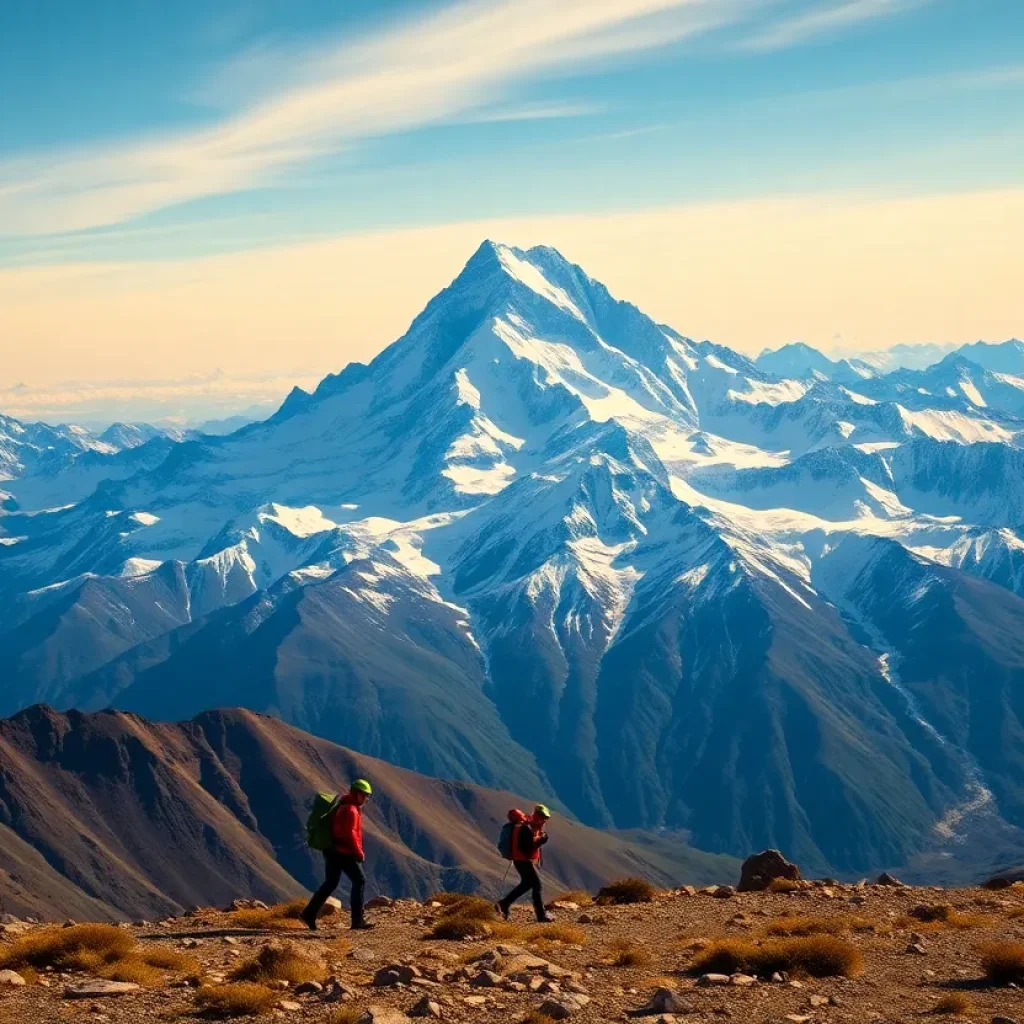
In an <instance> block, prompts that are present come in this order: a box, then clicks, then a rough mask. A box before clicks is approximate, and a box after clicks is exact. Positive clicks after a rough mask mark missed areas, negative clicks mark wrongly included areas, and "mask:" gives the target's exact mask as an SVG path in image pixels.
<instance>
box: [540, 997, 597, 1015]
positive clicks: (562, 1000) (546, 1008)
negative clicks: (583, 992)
mask: <svg viewBox="0 0 1024 1024" xmlns="http://www.w3.org/2000/svg"><path fill="white" fill-rule="evenodd" d="M589 1002H590V1000H589V999H588V998H587V996H574V995H562V996H559V997H558V998H557V999H545V1000H544V1002H543V1003H541V1004H540V1012H541V1013H543V1014H546V1015H547V1016H548V1017H550V1018H551V1019H552V1020H568V1019H569V1018H570V1017H571V1016H572V1015H573V1014H574V1013H578V1012H579V1011H580V1010H582V1009H583V1008H584V1007H585V1006H586V1005H587V1003H589Z"/></svg>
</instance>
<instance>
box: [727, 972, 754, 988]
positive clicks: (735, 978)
mask: <svg viewBox="0 0 1024 1024" xmlns="http://www.w3.org/2000/svg"><path fill="white" fill-rule="evenodd" d="M729 984H730V985H738V986H739V987H740V988H746V987H747V986H749V985H756V984H757V978H755V977H754V976H753V975H752V974H734V975H732V977H730V978H729Z"/></svg>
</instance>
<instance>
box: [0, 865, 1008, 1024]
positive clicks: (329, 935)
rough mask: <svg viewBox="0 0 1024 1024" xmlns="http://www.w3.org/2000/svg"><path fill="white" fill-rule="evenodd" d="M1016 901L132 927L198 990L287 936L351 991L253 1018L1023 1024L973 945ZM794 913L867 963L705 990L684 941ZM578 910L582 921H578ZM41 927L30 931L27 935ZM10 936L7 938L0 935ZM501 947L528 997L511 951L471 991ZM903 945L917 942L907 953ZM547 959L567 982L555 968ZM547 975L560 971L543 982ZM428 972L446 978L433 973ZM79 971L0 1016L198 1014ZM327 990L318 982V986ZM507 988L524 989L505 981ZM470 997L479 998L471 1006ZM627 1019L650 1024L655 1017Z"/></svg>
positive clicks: (893, 892) (389, 915) (289, 994)
mask: <svg viewBox="0 0 1024 1024" xmlns="http://www.w3.org/2000/svg"><path fill="white" fill-rule="evenodd" d="M940 903H941V904H948V905H951V906H952V907H954V908H956V909H957V910H958V911H959V912H960V915H961V916H960V918H959V920H958V926H951V925H949V924H943V923H933V924H919V923H917V922H916V921H914V920H913V919H907V918H906V915H908V913H909V912H910V911H911V910H912V909H913V908H915V907H918V906H919V905H921V904H940ZM1015 910H1017V911H1018V912H1019V913H1020V914H1021V915H1024V888H1021V887H1020V886H1015V887H1013V888H1011V889H1006V890H1003V891H998V892H990V891H986V890H982V889H956V890H935V889H923V888H894V887H885V886H876V885H867V886H865V885H863V883H862V884H861V886H859V887H855V886H843V885H821V884H816V885H814V886H813V887H809V888H807V889H802V890H799V891H797V892H793V893H789V894H775V893H737V894H733V895H730V896H728V897H725V898H721V897H716V896H714V895H712V894H711V892H710V891H707V892H704V891H702V892H696V893H687V892H685V891H678V892H675V893H666V894H664V895H661V896H659V897H658V898H656V899H655V901H654V902H652V903H646V904H633V905H627V906H615V907H580V908H579V909H571V908H563V909H557V910H555V912H554V913H555V916H556V917H557V919H558V923H559V924H571V925H573V926H575V927H576V928H577V929H578V930H579V931H580V932H581V934H582V936H583V938H584V941H583V942H582V943H581V944H578V945H567V944H566V943H564V942H557V941H549V940H545V939H541V940H540V941H539V942H538V941H537V940H536V938H532V937H530V936H529V934H527V933H526V932H525V926H528V925H530V923H531V918H532V915H531V914H530V913H529V910H528V908H526V907H516V908H515V910H514V912H513V922H514V923H517V924H521V925H523V926H524V933H523V934H520V935H516V934H506V935H501V936H493V937H491V938H489V939H487V940H485V941H447V942H446V941H438V940H434V939H428V938H426V937H425V936H426V934H427V932H428V931H429V929H430V926H431V923H432V922H433V920H434V919H435V918H436V917H437V916H438V914H439V913H440V909H439V908H438V907H437V906H436V905H435V906H431V905H424V904H418V903H413V902H410V901H399V902H397V903H395V904H394V905H393V906H391V907H387V908H378V909H375V910H374V911H373V912H372V917H373V919H374V921H375V922H376V924H377V927H376V929H375V930H374V931H370V932H349V931H348V930H347V929H346V927H345V924H346V921H345V918H344V916H342V915H339V916H336V917H334V918H332V919H330V920H329V921H325V922H323V923H322V927H321V930H320V931H319V932H318V933H316V934H315V935H314V934H311V933H308V932H305V931H294V932H291V931H286V932H281V931H244V930H239V929H236V928H235V927H234V919H233V917H232V916H231V915H230V914H228V913H226V912H223V911H214V910H199V911H195V912H193V913H192V914H191V915H188V916H186V917H183V918H177V919H171V920H167V921H162V922H159V923H156V924H148V925H146V924H139V925H133V926H131V928H130V931H131V933H132V934H133V935H134V936H135V937H136V938H137V940H138V942H139V945H140V946H142V947H144V948H145V949H149V948H152V947H154V946H156V947H165V948H168V949H173V950H175V951H178V952H185V953H187V954H188V955H190V956H192V957H194V958H195V959H196V960H198V961H199V962H200V964H201V966H202V969H203V974H204V978H205V981H206V983H209V982H211V981H212V982H216V981H217V980H218V979H219V978H223V977H226V976H228V975H229V974H230V972H231V970H232V969H233V968H234V967H236V966H237V965H238V963H239V962H240V961H242V960H245V959H248V958H250V957H252V956H253V955H254V954H255V953H257V952H258V951H259V949H260V947H262V946H264V945H266V944H267V943H269V942H280V941H281V940H282V939H284V940H285V941H287V942H292V943H294V945H295V946H296V947H297V948H298V949H299V950H300V951H302V952H303V953H308V954H310V955H315V956H316V957H318V958H319V959H321V960H322V961H323V962H324V964H325V965H326V973H327V974H329V975H332V976H333V977H334V978H336V979H338V980H339V981H340V982H342V983H344V985H345V986H348V987H349V988H350V989H351V990H352V995H351V996H350V997H348V998H346V999H345V1000H344V1001H336V1002H327V1001H325V998H324V996H325V993H324V992H320V993H309V994H296V993H295V992H294V991H285V990H284V989H282V990H281V992H280V997H281V999H282V1000H284V1001H286V1002H287V1003H288V1004H289V1008H286V1009H281V1008H278V1007H276V1006H275V1007H272V1008H271V1009H270V1010H268V1011H267V1013H266V1014H265V1015H264V1017H263V1019H268V1020H269V1019H275V1018H276V1019H281V1020H289V1021H294V1022H296V1024H306V1022H309V1024H313V1022H316V1024H329V1022H331V1021H333V1020H334V1018H335V1015H336V1014H337V1013H338V1010H339V1009H340V1008H344V1007H356V1008H359V1009H363V1008H366V1007H370V1006H376V1007H381V1008H390V1009H394V1010H399V1011H403V1012H407V1011H408V1010H409V1009H411V1008H412V1007H413V1006H414V1005H415V1004H417V1003H418V1002H419V1001H420V1000H421V999H422V998H423V996H424V994H427V995H429V997H430V998H431V999H432V1000H435V1001H436V1002H437V1004H439V1006H440V1008H441V1012H442V1019H443V1020H448V1021H454V1022H460V1021H466V1022H468V1021H494V1022H499V1021H500V1022H506V1021H508V1022H515V1021H519V1020H521V1019H522V1018H523V1017H524V1016H525V1015H526V1014H527V1013H528V1012H529V1011H530V1010H534V1009H536V1008H538V1007H540V1005H541V1004H542V1003H544V1002H545V1000H549V999H552V998H556V999H557V998H559V993H558V992H556V991H550V990H552V988H555V989H560V992H561V995H562V996H565V995H571V994H574V993H576V994H580V995H583V996H584V997H585V998H586V999H589V1001H588V1002H586V1004H585V1005H583V1006H582V1007H578V1008H573V1009H572V1010H571V1018H570V1019H571V1020H573V1021H580V1022H584V1024H590V1022H599V1021H623V1020H626V1019H627V1017H628V1018H629V1019H632V1017H631V1015H632V1014H633V1013H634V1012H635V1011H636V1010H638V1009H639V1008H641V1007H643V1006H644V1005H645V1004H647V1003H648V1001H649V1000H650V998H651V996H652V995H653V993H654V992H655V991H656V990H657V989H658V988H662V987H667V988H671V989H673V990H675V991H676V992H678V993H679V995H680V997H681V999H682V1000H683V1002H684V1005H685V1007H686V1008H685V1010H684V1012H681V1013H680V1012H677V1013H676V1017H675V1019H676V1021H678V1022H687V1024H688V1022H691V1021H692V1022H698V1021H721V1020H723V1019H725V1020H728V1019H731V1020H733V1021H735V1022H736V1024H748V1022H749V1024H758V1022H779V1024H785V1022H787V1019H788V1021H789V1024H800V1022H801V1021H805V1022H806V1024H812V1022H813V1024H830V1022H835V1024H840V1022H848V1024H867V1022H891V1024H898V1022H907V1024H909V1022H913V1021H925V1020H933V1021H934V1020H942V1019H944V1018H942V1017H938V1016H935V1015H933V1013H932V1011H933V1008H934V1007H935V1006H936V1003H938V1001H939V1000H940V999H941V998H942V997H943V996H947V995H949V994H950V993H951V992H963V993H964V994H965V995H966V996H967V998H968V999H969V1000H970V1008H969V1009H967V1011H966V1012H965V1013H964V1014H963V1015H961V1016H959V1017H953V1018H947V1019H954V1020H958V1021H961V1022H962V1021H965V1020H967V1021H973V1022H975V1024H979V1022H990V1021H992V1019H993V1018H994V1017H999V1016H1001V1017H1007V1018H1016V1019H1018V1020H1022V1021H1024V990H1021V989H1017V988H1014V987H1012V986H1011V987H996V986H991V985H989V984H987V983H986V982H985V981H984V978H983V971H982V968H981V961H980V957H979V954H978V952H977V949H976V947H977V945H978V944H979V943H980V942H984V941H989V940H992V939H1010V940H1015V941H1021V940H1024V916H1019V917H1014V916H1013V914H1014V911H1015ZM792 915H800V916H813V917H819V918H830V919H832V918H842V917H853V916H856V917H859V918H866V919H868V921H869V922H870V924H871V926H872V927H873V929H874V930H873V931H867V930H861V931H854V932H851V933H849V934H848V935H846V936H844V937H846V938H847V939H848V941H850V942H851V943H853V944H854V945H855V946H856V947H857V948H858V949H859V950H860V951H861V953H862V954H863V960H864V964H863V970H862V971H861V972H860V973H859V974H858V975H857V976H856V977H854V978H849V979H847V978H827V979H815V978H807V977H805V978H788V979H784V980H776V981H771V980H769V979H758V981H757V982H756V983H755V984H751V985H748V986H739V985H732V984H731V985H724V986H715V987H703V986H701V985H700V984H698V979H697V978H696V977H694V976H692V975H691V974H690V973H689V972H688V965H689V963H690V961H691V960H692V957H693V956H694V952H695V949H697V948H699V947H700V943H699V942H695V941H692V940H701V939H703V940H713V939H718V938H722V937H744V938H748V939H752V940H754V941H758V940H761V939H763V938H765V937H766V934H767V929H768V927H769V926H770V925H771V924H772V923H773V922H775V921H778V920H781V919H784V918H785V917H786V916H792ZM581 916H582V917H583V922H584V923H579V921H580V918H581ZM40 927H43V926H38V925H30V926H29V929H28V933H29V934H31V933H32V932H33V931H34V930H37V929H38V928H40ZM556 927H557V926H556ZM862 927H863V923H862ZM0 930H3V929H0ZM549 930H550V929H549ZM15 931H20V932H22V933H24V931H23V929H22V927H21V926H15ZM555 934H557V932H555ZM16 938H17V935H15V934H10V933H8V934H5V935H4V936H3V938H2V939H0V942H3V943H8V942H11V941H15V940H16ZM340 938H344V939H347V940H349V942H350V943H351V946H350V948H346V943H344V942H340V943H339V942H336V941H335V940H337V939H340ZM621 940H625V941H627V942H629V943H630V944H632V945H633V946H635V947H637V948H639V949H640V950H642V951H644V952H646V954H647V958H646V959H647V961H648V962H646V963H644V964H643V965H642V966H639V967H615V966H610V963H609V961H610V958H611V953H612V947H613V946H615V944H616V943H617V942H619V941H621ZM499 945H500V946H505V947H509V946H519V947H521V949H522V951H523V952H524V953H527V954H529V955H530V956H536V957H540V958H543V959H545V960H547V961H549V962H550V963H552V964H554V965H556V969H555V970H554V971H552V972H545V971H544V970H542V969H537V968H536V967H534V968H532V971H527V972H526V973H532V974H533V975H534V976H535V977H534V987H535V988H537V987H540V988H546V989H548V990H549V991H548V992H543V991H534V990H531V989H530V988H529V985H528V981H529V979H527V984H523V983H522V982H519V983H516V982H512V981H510V980H509V978H508V977H507V974H505V975H503V968H504V967H507V965H508V963H509V962H510V957H513V956H514V955H515V950H514V949H508V948H506V949H505V950H504V951H503V952H504V954H505V955H504V957H503V958H502V959H501V960H498V961H495V963H494V972H495V974H498V975H503V976H502V977H501V978H500V979H498V980H497V981H496V982H495V987H479V986H478V985H477V984H474V983H473V981H474V979H475V980H477V981H479V979H478V978H477V975H478V974H479V973H480V970H481V967H483V966H486V964H483V963H481V964H474V963H473V962H472V961H473V959H474V957H477V956H479V954H482V953H486V952H487V951H488V950H493V949H495V948H496V947H497V946H499ZM912 946H916V947H917V948H916V950H914V951H911V950H910V947H912ZM2 948H3V947H2V946H0V949H2ZM641 958H642V959H644V958H643V957H641ZM390 964H412V965H416V966H417V967H418V968H420V969H421V970H422V971H423V973H424V974H425V975H426V977H423V978H417V979H416V980H415V981H413V982H412V983H411V984H406V985H398V986H390V987H380V986H374V985H373V976H374V974H375V973H376V972H377V971H379V970H380V969H381V968H383V967H386V966H387V965H390ZM557 968H564V969H565V970H567V971H569V972H572V975H571V976H570V975H563V974H562V972H561V971H559V970H557ZM438 972H439V973H438ZM546 973H549V974H555V975H557V976H558V977H557V978H556V979H555V980H553V981H552V979H551V978H550V977H545V974H546ZM431 975H433V976H434V977H442V978H443V979H444V980H442V981H440V982H433V981H431V980H430V976H431ZM84 977H85V976H84V975H79V974H61V973H59V972H55V971H45V970H44V971H42V972H41V973H40V981H39V982H38V983H32V984H29V985H26V986H24V987H3V986H0V1021H3V1022H4V1024H7V1022H11V1024H13V1022H18V1024H22V1022H24V1024H28V1022H39V1024H48V1022H58V1021H60V1022H66V1021H74V1020H87V1021H102V1020H112V1021H117V1022H118V1024H141V1022H147V1024H148V1022H151V1021H167V1020H183V1021H189V1020H202V1019H206V1018H204V1017H203V1016H202V1015H201V1012H200V1010H199V1009H198V1008H197V1006H196V991H197V990H196V988H195V987H193V986H194V985H195V984H196V980H195V979H192V986H190V987H185V979H183V978H182V977H181V976H178V975H174V974H173V973H171V974H168V975H167V976H166V979H165V981H164V982H163V983H162V984H161V985H159V986H158V987H154V988H144V989H140V990H139V991H138V992H133V993H131V994H128V995H123V996H119V997H116V998H109V997H108V998H103V999H82V1000H71V999H67V998H65V997H64V991H65V987H66V986H67V985H68V984H69V983H72V982H74V981H78V980H83V979H84ZM491 980H492V981H494V979H491ZM330 987H331V986H330V984H328V990H329V989H330ZM519 987H522V988H525V989H526V990H525V991H521V990H516V989H517V988H519ZM337 991H338V990H337V989H335V992H337ZM821 997H825V999H827V1000H828V1002H827V1003H825V1000H824V999H823V998H821ZM467 999H469V1000H471V1001H470V1002H467V1001H466V1000H467ZM481 999H482V1000H483V1004H482V1005H474V1003H479V1001H480V1000H481ZM399 1019H400V1018H399ZM639 1019H640V1020H641V1021H643V1020H644V1019H646V1020H647V1021H649V1022H651V1024H653V1022H654V1021H657V1020H658V1016H657V1015H652V1016H649V1017H647V1018H639Z"/></svg>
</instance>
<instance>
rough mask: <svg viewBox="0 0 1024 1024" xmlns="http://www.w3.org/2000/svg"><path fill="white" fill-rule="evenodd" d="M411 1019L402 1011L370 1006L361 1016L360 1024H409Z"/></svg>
mask: <svg viewBox="0 0 1024 1024" xmlns="http://www.w3.org/2000/svg"><path fill="white" fill-rule="evenodd" d="M408 1020H409V1018H408V1017H406V1015H405V1014H404V1013H402V1011H401V1010H392V1009H391V1008H390V1007H387V1006H368V1007H367V1008H366V1009H365V1010H363V1012H362V1013H361V1014H360V1016H359V1021H358V1024H408Z"/></svg>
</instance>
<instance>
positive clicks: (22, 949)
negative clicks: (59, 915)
mask: <svg viewBox="0 0 1024 1024" xmlns="http://www.w3.org/2000/svg"><path fill="white" fill-rule="evenodd" d="M134 949H135V940H134V939H133V938H132V936H131V935H130V934H129V933H128V932H126V931H124V930H123V929H121V928H115V927H114V926H113V925H109V924H78V925H74V926H73V927H71V928H47V929H45V930H44V931H40V932H35V933H34V934H31V935H25V936H23V937H22V938H20V939H18V940H17V941H16V942H15V943H13V944H12V945H11V946H9V947H8V948H6V949H0V968H11V969H12V970H17V969H18V967H38V968H44V967H54V968H56V969H57V970H69V971H95V970H97V969H99V968H100V967H102V966H104V965H105V964H113V963H116V962H117V961H118V960H123V959H125V958H126V957H128V956H130V955H131V953H132V952H133V951H134Z"/></svg>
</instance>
